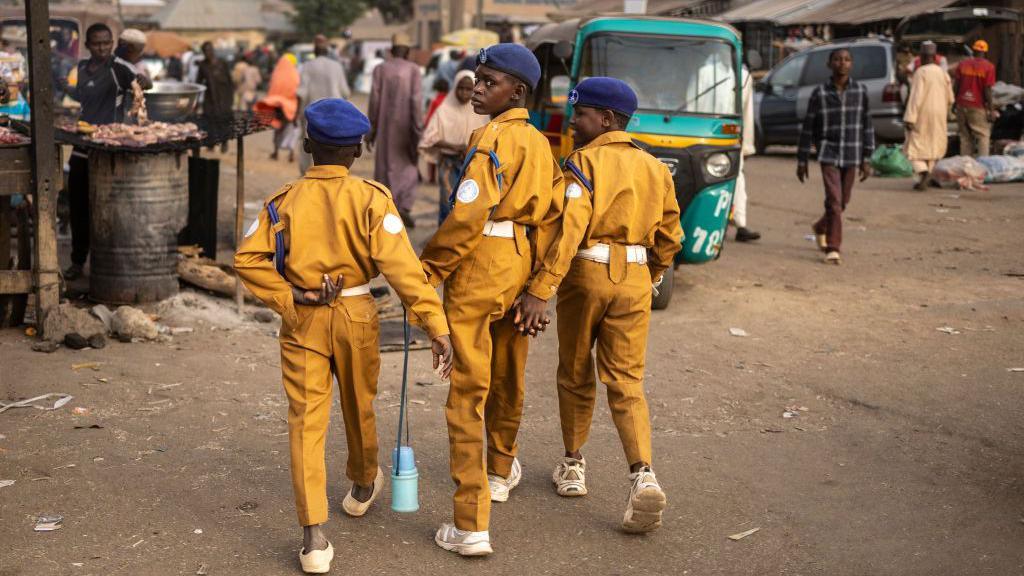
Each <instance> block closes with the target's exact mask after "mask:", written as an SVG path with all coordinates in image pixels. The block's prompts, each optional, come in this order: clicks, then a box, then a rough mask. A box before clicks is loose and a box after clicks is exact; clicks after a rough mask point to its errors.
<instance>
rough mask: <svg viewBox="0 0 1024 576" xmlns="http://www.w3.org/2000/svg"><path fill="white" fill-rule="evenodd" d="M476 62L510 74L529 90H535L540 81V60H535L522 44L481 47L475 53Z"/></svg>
mask: <svg viewBox="0 0 1024 576" xmlns="http://www.w3.org/2000/svg"><path fill="white" fill-rule="evenodd" d="M476 64H477V66H487V67H488V68H493V69H495V70H497V71H499V72H504V73H506V74H511V75H512V76H515V77H516V78H518V79H520V80H522V81H523V82H525V83H526V85H527V86H529V87H530V89H531V90H536V88H537V83H538V82H540V62H537V57H536V56H534V55H533V52H530V50H529V48H527V47H526V46H523V45H522V44H512V43H505V44H495V45H494V46H490V47H488V48H483V49H482V50H480V52H479V53H478V54H477V55H476Z"/></svg>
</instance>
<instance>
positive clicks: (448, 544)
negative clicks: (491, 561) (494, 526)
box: [434, 522, 494, 556]
mask: <svg viewBox="0 0 1024 576" xmlns="http://www.w3.org/2000/svg"><path fill="white" fill-rule="evenodd" d="M434 542H436V543H437V545H438V546H440V547H441V548H444V549H445V550H448V551H449V552H455V553H457V554H458V555H460V556H487V555H488V554H490V553H491V552H494V550H492V549H491V535H490V533H489V532H487V531H486V530H484V531H483V532H470V531H469V530H459V529H458V528H456V527H455V525H454V524H448V523H447V522H446V523H444V524H441V527H440V528H439V529H438V530H437V534H435V535H434Z"/></svg>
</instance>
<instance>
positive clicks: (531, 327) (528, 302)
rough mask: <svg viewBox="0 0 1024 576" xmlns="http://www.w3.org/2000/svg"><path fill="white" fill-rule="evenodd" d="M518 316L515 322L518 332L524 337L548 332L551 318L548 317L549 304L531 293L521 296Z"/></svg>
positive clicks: (517, 311) (517, 308) (517, 309)
mask: <svg viewBox="0 0 1024 576" xmlns="http://www.w3.org/2000/svg"><path fill="white" fill-rule="evenodd" d="M516 301H517V303H518V306H517V307H516V314H515V318H514V319H513V322H514V323H515V325H516V330H518V331H519V332H520V333H522V334H523V335H524V336H525V335H526V334H529V335H530V336H536V335H537V334H538V333H539V332H543V331H545V330H547V327H548V324H550V323H551V318H549V317H548V314H547V309H548V303H547V301H545V300H541V299H540V298H537V297H536V296H534V295H533V294H530V293H529V292H527V293H525V294H523V295H522V296H520V297H519V298H518V299H517V300H516Z"/></svg>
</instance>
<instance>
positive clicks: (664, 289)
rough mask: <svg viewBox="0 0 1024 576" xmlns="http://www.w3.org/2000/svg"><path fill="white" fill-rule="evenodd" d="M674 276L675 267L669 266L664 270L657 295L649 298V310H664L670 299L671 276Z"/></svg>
mask: <svg viewBox="0 0 1024 576" xmlns="http://www.w3.org/2000/svg"><path fill="white" fill-rule="evenodd" d="M673 276H675V269H674V268H673V267H669V269H668V270H665V276H664V277H663V278H664V279H663V280H662V281H661V286H658V295H657V296H655V297H654V298H653V299H652V300H651V310H664V309H665V308H668V303H669V302H670V301H671V300H672V278H673Z"/></svg>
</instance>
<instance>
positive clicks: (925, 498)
mask: <svg viewBox="0 0 1024 576" xmlns="http://www.w3.org/2000/svg"><path fill="white" fill-rule="evenodd" d="M258 142H263V144H256V145H253V146H250V147H249V153H250V158H251V160H250V161H249V166H250V167H251V170H252V174H250V182H253V183H254V185H253V188H252V189H250V194H249V199H250V203H252V204H253V206H258V204H256V203H257V202H258V199H259V198H260V197H261V196H262V195H264V194H265V193H267V192H269V191H270V190H271V189H272V188H273V187H275V186H277V185H278V184H279V183H280V182H282V181H283V180H285V179H287V178H289V177H291V172H290V170H291V169H292V168H290V167H287V165H286V164H285V163H283V162H281V163H278V164H277V165H273V164H269V163H266V162H264V161H263V157H264V156H263V155H264V154H265V153H266V150H265V141H263V140H259V141H258ZM371 166H372V164H371V163H370V162H369V161H368V160H364V161H362V164H361V166H360V169H359V170H357V173H361V174H367V173H368V170H370V169H371ZM793 168H794V166H793V160H792V158H791V157H788V156H784V155H778V156H769V157H759V158H754V159H751V160H750V161H749V162H748V167H747V170H748V179H749V181H750V184H749V186H750V188H751V193H750V194H751V200H752V204H751V209H750V220H751V226H752V227H753V228H755V229H758V230H760V231H761V232H762V233H763V234H764V239H763V240H761V241H760V242H758V243H756V244H752V245H738V244H736V243H730V244H728V245H727V246H726V251H725V253H724V255H723V257H722V258H721V260H719V261H718V262H716V263H714V264H711V265H707V266H702V267H686V268H681V269H679V270H678V271H677V272H676V275H677V276H676V280H677V285H676V294H675V300H674V302H673V303H672V305H671V307H670V308H669V310H667V311H665V312H659V313H657V314H655V316H654V318H653V321H652V327H651V341H650V344H649V352H648V359H649V367H648V370H647V372H648V395H649V400H650V402H651V406H652V414H653V417H654V448H655V458H656V462H655V466H656V470H657V472H658V475H659V478H660V480H661V481H662V483H663V485H664V487H665V488H666V491H667V492H668V495H669V505H670V508H669V510H668V512H667V514H666V518H665V527H664V528H663V529H662V530H661V531H660V532H657V533H655V534H652V535H650V536H648V537H640V538H636V537H629V536H626V535H624V534H621V533H619V532H618V531H617V526H618V522H619V521H620V519H621V513H622V508H623V506H624V500H625V496H626V490H627V487H628V485H627V481H626V477H625V473H626V469H625V463H624V462H623V458H622V455H621V449H620V448H619V446H618V440H617V436H616V433H615V430H614V427H613V426H612V424H611V419H610V416H609V414H608V411H607V408H606V407H605V406H603V405H599V408H598V414H597V415H596V417H595V428H594V431H593V434H592V436H591V440H590V443H589V444H588V446H587V447H586V449H585V454H586V455H587V459H588V462H589V464H590V466H589V471H588V472H589V474H588V475H589V481H590V486H591V494H590V495H589V496H588V497H586V498H582V499H575V500H564V499H559V498H558V497H557V496H556V495H554V493H553V491H552V490H551V488H550V480H549V475H550V470H551V467H552V466H553V464H554V463H555V461H556V459H557V457H558V456H559V453H560V436H559V432H558V421H557V406H556V396H555V390H554V386H553V375H554V369H555V362H556V359H555V353H554V351H555V346H556V339H555V338H554V335H553V334H547V335H545V336H543V337H542V338H541V339H540V340H538V341H537V342H536V343H535V344H534V345H533V350H532V352H531V356H530V361H529V365H528V368H527V374H528V382H529V386H530V388H529V391H528V396H527V409H526V415H525V421H524V426H523V431H522V437H521V439H522V449H521V457H522V460H523V463H524V467H525V478H524V481H523V484H522V485H521V486H520V487H519V488H518V489H517V490H516V491H515V492H514V493H513V496H512V500H511V501H510V502H509V503H508V504H504V505H496V506H495V508H494V513H493V526H492V538H493V542H494V546H495V549H496V552H495V554H494V555H493V556H492V557H490V558H488V559H485V560H482V561H466V560H461V559H458V558H454V557H452V556H450V555H449V554H447V553H445V552H443V551H441V550H440V549H438V548H436V547H435V546H434V545H433V544H432V542H431V537H432V531H433V529H434V528H436V526H437V525H438V524H439V523H440V522H442V521H444V520H447V519H448V516H449V498H450V493H451V485H450V482H449V480H448V477H447V466H448V461H447V437H446V432H445V429H444V423H443V404H444V399H445V395H446V390H445V389H444V388H443V387H441V386H436V385H434V386H420V385H414V386H413V387H412V390H413V398H414V399H415V400H417V401H420V402H422V404H420V403H417V404H413V406H412V408H413V411H412V419H413V420H412V422H413V431H414V444H415V446H416V450H417V456H418V459H419V467H420V474H421V487H420V492H421V510H420V512H419V513H417V514H412V515H399V514H396V513H393V512H391V511H390V509H388V507H387V500H386V499H385V500H384V501H382V502H381V505H379V506H377V507H375V509H374V510H373V511H372V512H371V513H370V514H369V515H368V516H367V517H365V518H363V519H360V520H352V519H349V518H346V517H343V515H341V514H340V512H339V511H338V505H339V504H340V499H341V496H342V495H343V494H344V491H345V490H346V489H347V487H348V483H347V481H345V480H344V479H343V477H342V475H343V470H344V450H345V449H344V441H343V438H342V436H341V433H342V428H341V426H340V421H338V420H337V418H339V417H340V413H338V412H335V425H334V426H332V430H331V438H330V447H331V453H330V455H329V459H328V466H329V468H328V470H329V473H330V474H331V478H330V483H329V485H330V490H331V498H332V507H333V508H332V511H333V512H334V514H333V516H332V519H331V522H330V524H329V528H328V532H329V534H330V536H331V538H332V540H333V542H334V545H335V548H336V549H337V550H338V558H337V560H336V561H335V573H339V574H398V573H408V572H410V571H413V572H416V573H419V574H454V573H467V572H469V571H472V572H474V573H475V572H480V573H484V572H485V571H486V573H488V574H563V573H574V574H580V573H583V574H594V575H604V574H645V573H646V574H666V575H668V574H690V575H700V574H722V575H736V574H830V575H837V574H850V575H854V574H893V575H897V574H899V575H910V574H921V575H925V574H993V575H1003V574H1017V573H1021V572H1022V571H1024V547H1022V546H1021V545H1020V542H1021V541H1022V538H1024V484H1022V480H1021V470H1024V430H1022V427H1021V422H1022V421H1024V373H1017V372H1009V371H1008V368H1014V367H1024V278H1021V277H1020V276H1019V274H1021V273H1024V256H1022V252H1021V247H1022V243H1021V232H1022V231H1024V186H1021V185H1012V186H1011V185H1003V186H999V187H997V188H993V190H992V191H990V192H987V193H981V192H963V193H958V192H951V191H945V190H930V191H928V192H924V193H921V192H913V191H911V190H910V186H909V183H908V182H907V181H899V180H896V181H892V180H872V181H869V182H868V183H867V184H866V185H859V186H858V187H857V189H856V190H855V192H854V198H853V203H852V205H851V207H850V209H849V212H848V216H849V218H848V231H847V234H846V246H845V247H844V248H845V251H844V256H845V258H846V262H845V264H844V265H843V266H841V267H838V268H836V267H828V266H825V265H824V264H821V263H820V262H819V255H818V253H817V252H815V251H814V250H813V249H812V243H811V242H809V241H807V240H806V239H805V238H804V236H805V235H806V234H807V233H808V232H809V229H808V226H809V223H810V222H811V221H812V220H813V219H814V218H815V217H816V216H817V214H818V212H819V210H820V206H821V191H820V176H819V175H818V174H814V176H813V178H812V181H811V182H810V183H809V184H805V185H803V186H801V185H799V184H798V183H797V182H796V181H795V178H794V177H793ZM285 170H288V172H285ZM229 174H230V171H228V170H225V175H224V176H223V177H222V182H223V183H224V184H225V185H226V186H227V187H228V189H227V190H226V191H225V190H224V189H222V192H221V194H222V198H226V199H225V200H223V201H222V214H221V217H222V220H223V221H224V223H225V225H226V224H227V222H230V212H229V210H230V206H231V202H230V200H229V199H230V198H232V194H233V191H232V190H230V185H231V182H232V181H233V179H232V178H231V177H230V175H229ZM435 194H436V192H435V191H434V190H433V189H432V188H427V187H424V189H423V197H424V198H425V200H423V201H422V202H421V203H420V204H419V205H418V207H417V213H418V214H419V219H420V223H421V226H420V227H418V228H417V229H416V231H415V238H416V239H417V241H422V240H423V239H424V238H425V237H426V236H428V235H429V233H430V221H431V218H432V212H431V207H430V202H429V201H428V200H426V199H431V200H432V199H433V198H435ZM954 196H956V197H954ZM253 211H254V209H253V210H251V211H250V215H251V214H252V212H253ZM1011 274H1016V275H1018V276H1012V275H1011ZM194 325H195V326H196V332H195V333H192V334H184V335H180V336H176V337H175V338H174V341H173V342H172V343H169V344H167V343H165V344H157V343H154V344H130V345H126V344H118V343H112V344H111V345H109V346H108V348H107V349H105V350H99V351H97V350H88V351H82V352H72V351H68V350H63V349H62V350H60V351H58V352H56V353H54V354H52V355H42V354H38V353H34V352H31V351H30V350H29V343H28V342H27V340H26V339H25V338H24V337H23V336H22V335H21V334H20V332H17V331H11V330H8V331H3V332H0V358H2V360H0V364H2V370H0V398H4V399H13V398H19V397H25V396H29V395H34V394H38V393H44V392H48V391H66V392H70V393H72V394H74V395H75V399H74V400H73V401H72V403H71V404H70V405H68V406H67V407H65V408H64V409H61V410H58V411H55V412H45V413H44V412H39V411H35V410H31V411H30V410H18V411H14V412H9V413H6V414H0V434H2V435H3V437H2V438H0V479H13V480H16V483H15V484H14V485H13V486H8V487H4V488H0V542H3V545H2V546H0V575H4V576H10V575H16V574H17V575H22V574H25V575H27V574H62V575H63V574H68V575H86V574H94V575H99V574H152V575H164V574H167V575H170V574H195V573H196V571H197V569H199V568H200V566H202V565H205V566H206V567H207V571H208V573H209V574H211V575H213V574H289V573H298V569H297V562H296V561H295V558H294V555H295V551H296V545H297V543H298V541H297V540H296V537H297V536H298V535H299V532H298V530H297V528H296V526H295V516H294V511H293V507H292V499H291V489H290V485H289V481H288V470H287V466H288V460H287V441H286V436H285V435H283V433H284V432H285V424H284V416H285V410H286V409H285V405H284V398H283V394H282V393H281V390H280V384H279V368H278V358H277V353H276V343H275V340H274V338H273V337H272V335H271V332H272V330H273V327H272V326H268V325H261V324H256V323H252V322H248V323H244V324H242V325H240V326H237V327H234V328H231V329H228V330H225V329H216V328H214V327H213V326H212V325H211V323H209V322H207V323H205V324H202V325H200V324H198V323H195V324H194ZM946 326H949V327H952V328H953V329H954V330H955V332H957V333H953V334H948V333H945V332H941V331H939V330H937V328H940V327H946ZM730 327H739V328H743V329H744V330H745V331H746V332H748V333H749V336H747V337H745V338H741V337H734V336H730V334H729V331H728V329H729V328H730ZM400 360H401V356H400V355H398V354H388V355H386V356H385V357H384V362H383V374H382V377H381V382H380V389H381V393H380V399H379V400H378V403H377V406H378V412H379V422H378V429H379V430H380V433H381V440H382V443H383V444H385V445H387V444H389V443H390V441H391V440H390V439H391V438H393V433H394V427H395V420H396V417H397V411H396V408H395V404H396V403H397V392H398V385H399V378H400V375H401V372H400ZM88 361H96V362H101V363H102V364H101V366H100V367H99V370H98V371H92V370H89V369H84V370H78V371H74V370H72V369H71V368H70V366H71V364H72V363H79V362H88ZM428 362H429V357H428V355H427V354H426V353H425V352H416V353H414V355H413V368H414V369H413V377H412V380H413V382H423V383H433V381H432V379H431V376H430V375H429V370H428V368H429V366H428ZM99 378H104V379H106V382H102V381H100V380H99ZM602 403H603V401H602ZM73 406H81V407H85V408H87V409H88V410H89V413H88V414H87V415H84V416H80V415H74V414H72V413H71V410H70V409H71V408H72V407H73ZM787 407H793V408H798V409H801V410H799V415H798V416H796V417H794V418H784V417H783V412H784V411H785V410H786V409H787ZM803 408H806V410H802V409H803ZM92 424H97V425H99V426H102V428H99V429H96V428H76V426H90V425H92ZM381 454H382V456H383V455H384V454H385V452H384V449H382V451H381ZM71 465H73V466H71ZM40 513H60V514H63V515H64V516H65V518H66V520H65V527H64V529H62V530H60V531H58V532H53V533H35V532H33V531H32V524H33V521H34V517H35V515H37V514H40ZM751 528H760V531H759V532H757V533H755V534H753V535H752V536H749V537H747V538H745V539H743V540H741V541H738V542H733V541H730V540H728V539H727V538H726V536H727V535H729V534H734V533H738V532H741V531H744V530H748V529H751ZM196 530H201V531H202V533H196V532H195V531H196ZM76 564H80V565H76Z"/></svg>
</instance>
